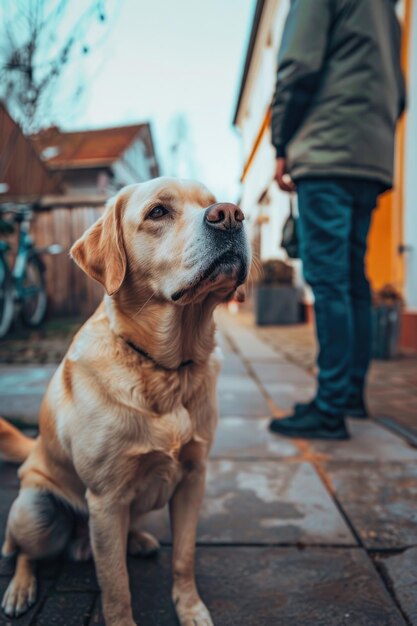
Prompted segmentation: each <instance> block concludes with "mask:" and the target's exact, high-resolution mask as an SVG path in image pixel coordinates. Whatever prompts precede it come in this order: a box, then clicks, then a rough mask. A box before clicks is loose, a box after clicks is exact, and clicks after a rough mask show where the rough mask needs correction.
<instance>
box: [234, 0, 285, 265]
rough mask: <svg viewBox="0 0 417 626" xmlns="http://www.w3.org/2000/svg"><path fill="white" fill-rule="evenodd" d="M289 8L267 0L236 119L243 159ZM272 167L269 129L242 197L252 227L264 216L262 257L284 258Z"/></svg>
mask: <svg viewBox="0 0 417 626" xmlns="http://www.w3.org/2000/svg"><path fill="white" fill-rule="evenodd" d="M288 9H289V0H267V1H266V6H265V8H264V13H263V17H262V20H261V24H260V28H259V31H258V39H257V43H256V47H255V50H254V55H253V57H252V67H251V70H250V73H249V76H248V79H247V85H246V90H245V94H244V99H243V101H242V103H241V111H240V114H239V120H238V123H239V128H240V131H241V135H242V144H243V145H242V148H243V153H244V158H245V160H247V158H248V157H249V154H250V152H251V150H252V148H253V145H254V142H255V139H256V136H257V135H258V133H259V130H260V128H261V126H262V123H263V120H264V118H265V114H266V111H267V110H268V107H269V106H270V104H271V100H272V96H273V92H274V89H275V73H276V65H277V55H278V49H279V45H280V41H281V35H282V30H283V28H284V23H285V19H286V16H287V13H288ZM274 170H275V150H274V148H273V147H272V144H271V135H270V131H269V129H268V131H267V132H266V133H265V134H264V136H263V137H262V140H261V143H260V145H259V147H258V150H257V152H256V154H255V157H254V160H253V162H252V163H251V166H250V168H249V171H248V173H247V175H246V177H245V179H244V181H243V184H242V200H241V205H242V209H243V210H244V212H245V214H246V215H247V216H248V218H249V224H251V228H252V229H253V230H254V229H255V221H256V218H257V217H259V216H260V215H262V217H266V218H267V221H265V223H263V224H262V226H261V260H266V259H271V258H285V252H284V250H282V248H281V247H280V241H281V235H282V226H283V224H284V221H285V219H286V218H287V217H288V215H289V197H288V194H286V193H284V192H282V191H280V189H279V188H278V186H277V185H276V183H275V182H274V181H273V176H274ZM265 191H267V192H268V193H267V199H266V202H263V203H262V205H261V204H260V203H259V198H260V197H261V196H262V194H264V193H265Z"/></svg>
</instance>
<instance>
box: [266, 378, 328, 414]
mask: <svg viewBox="0 0 417 626" xmlns="http://www.w3.org/2000/svg"><path fill="white" fill-rule="evenodd" d="M262 386H263V387H264V389H265V391H266V393H267V394H268V395H269V397H270V398H271V400H272V401H273V403H274V404H275V405H276V406H277V407H278V408H279V409H281V410H282V411H285V412H288V413H290V412H291V411H292V409H293V408H294V405H295V404H296V403H297V402H310V400H311V399H312V398H313V397H314V394H315V387H316V386H315V384H314V383H313V382H311V383H310V384H308V385H305V384H303V385H298V384H296V383H283V382H270V383H268V382H264V381H262Z"/></svg>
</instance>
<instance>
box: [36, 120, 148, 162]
mask: <svg viewBox="0 0 417 626" xmlns="http://www.w3.org/2000/svg"><path fill="white" fill-rule="evenodd" d="M138 135H142V137H143V140H144V141H145V144H146V146H147V150H148V151H149V150H150V151H151V153H152V154H153V145H152V139H151V134H150V127H149V124H146V123H145V124H133V125H131V126H118V127H115V128H103V129H100V130H86V131H76V132H62V131H60V130H59V129H58V128H57V127H54V126H53V127H51V128H47V129H45V130H42V131H40V132H39V133H38V134H37V135H33V136H32V141H33V143H34V145H35V147H36V149H37V150H38V152H39V154H40V155H42V154H43V153H44V151H45V150H46V149H47V148H50V149H56V154H53V153H52V150H51V153H52V154H51V157H50V158H49V159H48V158H47V152H46V153H44V158H45V161H46V163H47V164H48V168H50V169H71V168H76V169H78V168H88V167H102V166H105V165H111V164H112V163H114V162H115V161H117V160H118V159H119V158H120V157H121V155H122V154H123V153H124V152H125V150H126V149H127V148H128V147H129V146H130V144H131V143H132V142H133V140H134V139H135V138H136V137H137V136H138Z"/></svg>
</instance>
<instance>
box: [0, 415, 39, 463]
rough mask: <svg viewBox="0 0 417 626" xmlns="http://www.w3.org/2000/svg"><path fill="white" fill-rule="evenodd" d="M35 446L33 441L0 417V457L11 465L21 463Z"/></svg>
mask: <svg viewBox="0 0 417 626" xmlns="http://www.w3.org/2000/svg"><path fill="white" fill-rule="evenodd" d="M34 445H35V439H32V438H31V437H27V436H26V435H24V434H23V433H21V432H20V430H18V429H17V428H15V427H14V426H12V425H11V424H9V422H6V420H4V419H3V418H1V417H0V457H1V458H2V459H3V460H5V461H10V462H12V463H19V464H20V463H23V461H26V459H27V457H28V456H29V453H30V451H31V450H32V448H33V446H34Z"/></svg>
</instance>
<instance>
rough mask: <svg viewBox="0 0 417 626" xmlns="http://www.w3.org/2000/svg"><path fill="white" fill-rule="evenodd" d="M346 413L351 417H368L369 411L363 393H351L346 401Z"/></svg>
mask: <svg viewBox="0 0 417 626" xmlns="http://www.w3.org/2000/svg"><path fill="white" fill-rule="evenodd" d="M346 415H348V416H349V417H357V418H358V419H363V420H365V419H367V418H368V417H369V411H368V408H367V406H366V404H365V398H364V397H363V394H361V393H355V394H353V393H352V394H350V396H349V398H348V401H347V403H346Z"/></svg>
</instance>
